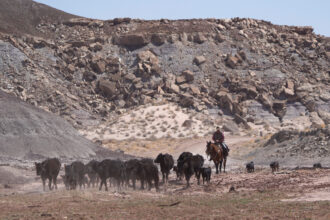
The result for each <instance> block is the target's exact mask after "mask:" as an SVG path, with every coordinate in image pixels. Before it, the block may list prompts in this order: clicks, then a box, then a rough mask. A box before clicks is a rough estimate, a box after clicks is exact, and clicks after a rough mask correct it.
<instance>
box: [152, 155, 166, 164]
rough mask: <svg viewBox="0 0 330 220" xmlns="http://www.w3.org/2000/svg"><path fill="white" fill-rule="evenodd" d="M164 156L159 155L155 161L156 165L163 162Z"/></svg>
mask: <svg viewBox="0 0 330 220" xmlns="http://www.w3.org/2000/svg"><path fill="white" fill-rule="evenodd" d="M163 157H164V155H163V154H162V153H160V154H158V156H157V157H156V159H155V160H154V162H155V163H160V162H161V161H162V160H163Z"/></svg>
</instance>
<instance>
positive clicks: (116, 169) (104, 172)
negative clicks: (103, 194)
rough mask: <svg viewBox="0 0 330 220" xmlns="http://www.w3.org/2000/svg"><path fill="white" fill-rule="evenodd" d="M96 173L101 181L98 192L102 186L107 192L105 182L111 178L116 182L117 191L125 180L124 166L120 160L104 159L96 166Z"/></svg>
mask: <svg viewBox="0 0 330 220" xmlns="http://www.w3.org/2000/svg"><path fill="white" fill-rule="evenodd" d="M96 172H97V173H98V175H99V177H100V179H101V184H100V187H99V190H102V186H103V185H104V187H105V190H106V191H108V186H107V182H106V181H107V179H108V178H113V179H114V180H115V181H116V184H117V187H118V190H119V189H120V185H121V183H122V182H123V181H125V180H126V168H125V164H124V162H122V161H120V160H110V159H105V160H103V161H102V162H101V163H99V164H98V165H97V166H96Z"/></svg>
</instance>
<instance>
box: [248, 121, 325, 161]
mask: <svg viewBox="0 0 330 220" xmlns="http://www.w3.org/2000/svg"><path fill="white" fill-rule="evenodd" d="M249 156H250V157H251V158H255V161H256V162H257V163H259V164H264V165H268V164H269V161H274V160H277V161H280V163H281V164H285V165H291V166H293V167H295V166H301V165H304V164H311V165H312V164H314V163H321V164H322V165H324V166H329V165H330V129H329V128H328V129H315V130H312V131H307V132H306V131H302V132H297V131H287V130H282V131H280V132H277V133H275V134H274V135H273V136H272V137H271V138H270V139H269V140H268V141H267V142H266V143H265V144H263V146H262V147H261V148H258V149H257V150H256V151H254V152H252V153H251V154H250V155H249Z"/></svg>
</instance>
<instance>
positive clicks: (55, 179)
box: [53, 176, 57, 189]
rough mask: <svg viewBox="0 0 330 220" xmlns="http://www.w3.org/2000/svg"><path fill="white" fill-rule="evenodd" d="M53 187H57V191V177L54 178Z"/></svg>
mask: <svg viewBox="0 0 330 220" xmlns="http://www.w3.org/2000/svg"><path fill="white" fill-rule="evenodd" d="M53 185H54V186H55V189H57V176H53Z"/></svg>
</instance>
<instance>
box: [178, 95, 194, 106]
mask: <svg viewBox="0 0 330 220" xmlns="http://www.w3.org/2000/svg"><path fill="white" fill-rule="evenodd" d="M180 105H181V106H182V107H185V108H189V107H193V106H194V99H193V97H190V96H181V98H180Z"/></svg>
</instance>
